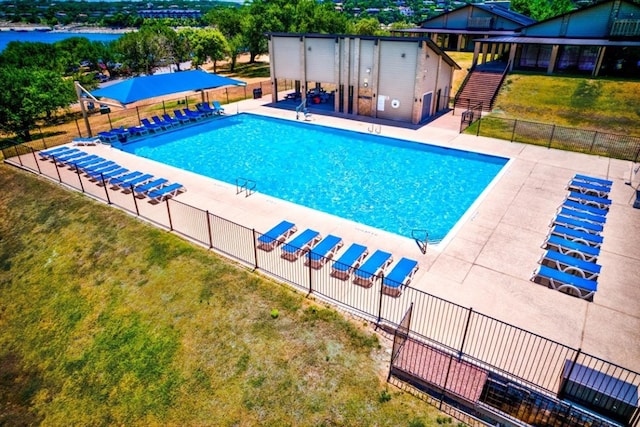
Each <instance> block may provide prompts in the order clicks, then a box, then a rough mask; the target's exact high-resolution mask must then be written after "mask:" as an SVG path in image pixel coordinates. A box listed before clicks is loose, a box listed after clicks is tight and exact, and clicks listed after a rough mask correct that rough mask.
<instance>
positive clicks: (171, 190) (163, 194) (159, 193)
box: [147, 182, 187, 203]
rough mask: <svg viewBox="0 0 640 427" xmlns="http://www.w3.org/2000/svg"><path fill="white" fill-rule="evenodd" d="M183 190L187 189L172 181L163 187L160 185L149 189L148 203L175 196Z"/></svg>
mask: <svg viewBox="0 0 640 427" xmlns="http://www.w3.org/2000/svg"><path fill="white" fill-rule="evenodd" d="M185 191H187V190H186V189H185V188H184V185H182V184H178V183H177V182H174V183H173V184H170V185H167V186H165V187H160V188H158V189H156V190H152V191H149V193H148V194H147V197H149V202H150V203H160V202H162V201H165V200H167V199H170V198H172V197H175V196H177V195H178V194H180V193H184V192H185Z"/></svg>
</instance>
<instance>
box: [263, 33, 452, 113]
mask: <svg viewBox="0 0 640 427" xmlns="http://www.w3.org/2000/svg"><path fill="white" fill-rule="evenodd" d="M268 37H269V58H270V61H269V63H270V67H271V79H272V80H271V85H272V94H273V95H272V96H273V102H278V101H280V99H279V98H278V96H279V95H278V92H279V91H281V90H283V88H280V87H278V84H279V81H283V80H293V81H294V82H295V84H294V87H295V92H294V93H291V94H289V96H290V97H291V99H295V100H297V102H299V103H301V105H304V103H305V101H308V102H324V103H325V104H324V105H327V104H328V107H329V108H330V110H331V111H332V112H334V113H339V114H343V115H345V116H368V117H373V118H380V119H387V120H395V121H400V122H407V123H414V124H417V123H421V122H423V121H425V120H427V119H429V118H430V117H432V116H434V115H435V114H437V113H438V112H440V111H442V110H446V109H448V105H449V97H450V96H451V82H452V77H453V71H454V70H456V69H460V67H459V66H458V65H457V64H456V63H455V62H454V61H453V60H452V59H451V58H450V57H449V56H447V55H446V54H445V53H444V52H443V51H442V50H441V49H440V48H438V47H437V46H436V45H435V44H434V43H433V42H432V41H431V40H428V39H424V38H408V37H375V36H357V35H328V34H293V33H269V34H268ZM324 88H329V89H328V90H329V91H330V93H326V92H325V91H324V90H323V89H324ZM289 102H290V101H289Z"/></svg>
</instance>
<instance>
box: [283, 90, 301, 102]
mask: <svg viewBox="0 0 640 427" xmlns="http://www.w3.org/2000/svg"><path fill="white" fill-rule="evenodd" d="M301 98H302V93H300V92H289V93H288V94H286V95H285V96H284V99H286V100H290V101H297V100H299V99H301Z"/></svg>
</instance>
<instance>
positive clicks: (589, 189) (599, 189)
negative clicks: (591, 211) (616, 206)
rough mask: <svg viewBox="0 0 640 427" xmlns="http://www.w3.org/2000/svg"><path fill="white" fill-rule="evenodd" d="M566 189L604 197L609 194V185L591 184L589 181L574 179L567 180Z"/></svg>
mask: <svg viewBox="0 0 640 427" xmlns="http://www.w3.org/2000/svg"><path fill="white" fill-rule="evenodd" d="M567 190H570V191H575V192H576V193H582V194H589V195H591V196H596V197H602V198H604V199H606V198H607V197H608V196H609V192H610V191H611V187H605V186H602V185H599V184H592V183H590V182H584V181H578V180H576V179H574V180H572V181H571V182H569V185H567Z"/></svg>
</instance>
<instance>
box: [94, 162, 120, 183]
mask: <svg viewBox="0 0 640 427" xmlns="http://www.w3.org/2000/svg"><path fill="white" fill-rule="evenodd" d="M120 169H124V168H123V167H121V166H120V165H119V164H116V163H114V164H112V165H110V166H105V167H102V168H98V169H94V170H87V171H85V174H86V175H87V176H88V177H89V179H93V180H99V179H101V178H100V177H101V176H103V175H104V176H106V175H107V174H108V173H110V172H114V171H117V170H120ZM125 170H126V169H125Z"/></svg>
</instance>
